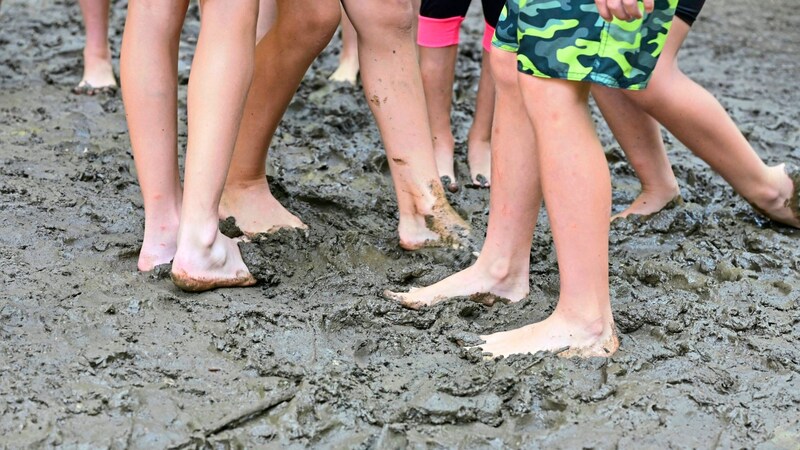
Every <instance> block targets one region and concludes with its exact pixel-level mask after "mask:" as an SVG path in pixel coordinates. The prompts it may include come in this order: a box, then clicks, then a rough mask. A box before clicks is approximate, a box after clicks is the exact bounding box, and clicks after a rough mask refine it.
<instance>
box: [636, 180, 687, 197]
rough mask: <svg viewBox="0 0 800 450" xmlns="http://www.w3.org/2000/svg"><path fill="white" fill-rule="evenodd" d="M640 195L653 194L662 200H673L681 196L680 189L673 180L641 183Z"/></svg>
mask: <svg viewBox="0 0 800 450" xmlns="http://www.w3.org/2000/svg"><path fill="white" fill-rule="evenodd" d="M642 194H654V195H658V196H659V197H664V198H670V199H672V198H675V197H677V196H679V195H680V194H681V189H680V187H679V186H678V182H677V181H675V179H672V180H670V181H664V182H662V183H646V184H645V183H642Z"/></svg>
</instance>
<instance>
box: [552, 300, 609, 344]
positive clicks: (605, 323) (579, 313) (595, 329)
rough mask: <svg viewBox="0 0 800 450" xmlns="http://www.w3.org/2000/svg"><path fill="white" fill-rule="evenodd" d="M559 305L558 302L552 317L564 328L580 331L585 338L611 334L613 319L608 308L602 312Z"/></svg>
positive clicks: (596, 309) (601, 310)
mask: <svg viewBox="0 0 800 450" xmlns="http://www.w3.org/2000/svg"><path fill="white" fill-rule="evenodd" d="M561 303H562V301H561V300H559V305H557V306H556V309H555V311H553V316H555V317H558V318H559V320H560V321H561V322H562V323H563V324H564V326H565V327H568V328H574V329H580V330H582V332H583V333H585V334H586V335H587V336H590V337H594V338H600V337H602V336H603V335H606V334H608V333H610V332H612V328H613V323H614V319H613V317H612V314H611V310H610V308H609V309H607V310H603V308H591V307H588V308H585V309H580V310H578V309H571V308H567V307H564V306H562V305H561Z"/></svg>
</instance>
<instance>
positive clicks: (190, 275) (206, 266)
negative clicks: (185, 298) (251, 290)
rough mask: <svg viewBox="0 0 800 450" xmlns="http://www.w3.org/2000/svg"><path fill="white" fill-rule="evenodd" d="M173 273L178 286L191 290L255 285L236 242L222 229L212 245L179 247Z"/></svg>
mask: <svg viewBox="0 0 800 450" xmlns="http://www.w3.org/2000/svg"><path fill="white" fill-rule="evenodd" d="M171 276H172V281H173V282H174V283H175V285H176V286H178V287H179V288H181V289H183V290H184V291H188V292H202V291H207V290H210V289H215V288H221V287H244V286H252V285H254V284H256V279H255V277H253V275H252V274H251V273H250V271H249V270H248V269H247V266H246V265H245V264H244V261H242V255H241V253H240V252H239V247H238V246H237V245H236V242H235V241H234V240H233V239H230V238H228V237H227V236H224V235H223V234H222V233H220V232H219V231H217V232H216V236H215V237H214V240H213V242H211V244H210V245H191V244H189V243H187V244H185V245H181V246H179V247H178V251H177V253H176V254H175V259H174V260H173V261H172V273H171Z"/></svg>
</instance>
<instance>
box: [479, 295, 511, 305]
mask: <svg viewBox="0 0 800 450" xmlns="http://www.w3.org/2000/svg"><path fill="white" fill-rule="evenodd" d="M469 299H470V300H472V301H473V302H475V303H480V304H481V305H486V306H494V304H495V303H503V304H509V303H511V300H509V299H507V298H505V297H500V296H499V295H496V294H492V293H491V292H480V293H478V294H472V295H470V296H469Z"/></svg>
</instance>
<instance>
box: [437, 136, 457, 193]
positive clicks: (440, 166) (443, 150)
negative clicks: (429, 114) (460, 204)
mask: <svg viewBox="0 0 800 450" xmlns="http://www.w3.org/2000/svg"><path fill="white" fill-rule="evenodd" d="M454 152H455V143H454V142H453V138H452V137H450V138H446V137H440V138H439V139H438V140H437V139H434V142H433V157H434V159H435V160H436V170H437V171H438V172H439V180H440V181H441V182H442V186H444V188H445V189H447V190H448V191H450V192H458V182H457V181H456V180H457V178H456V171H455V162H454V159H453V158H454Z"/></svg>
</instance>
